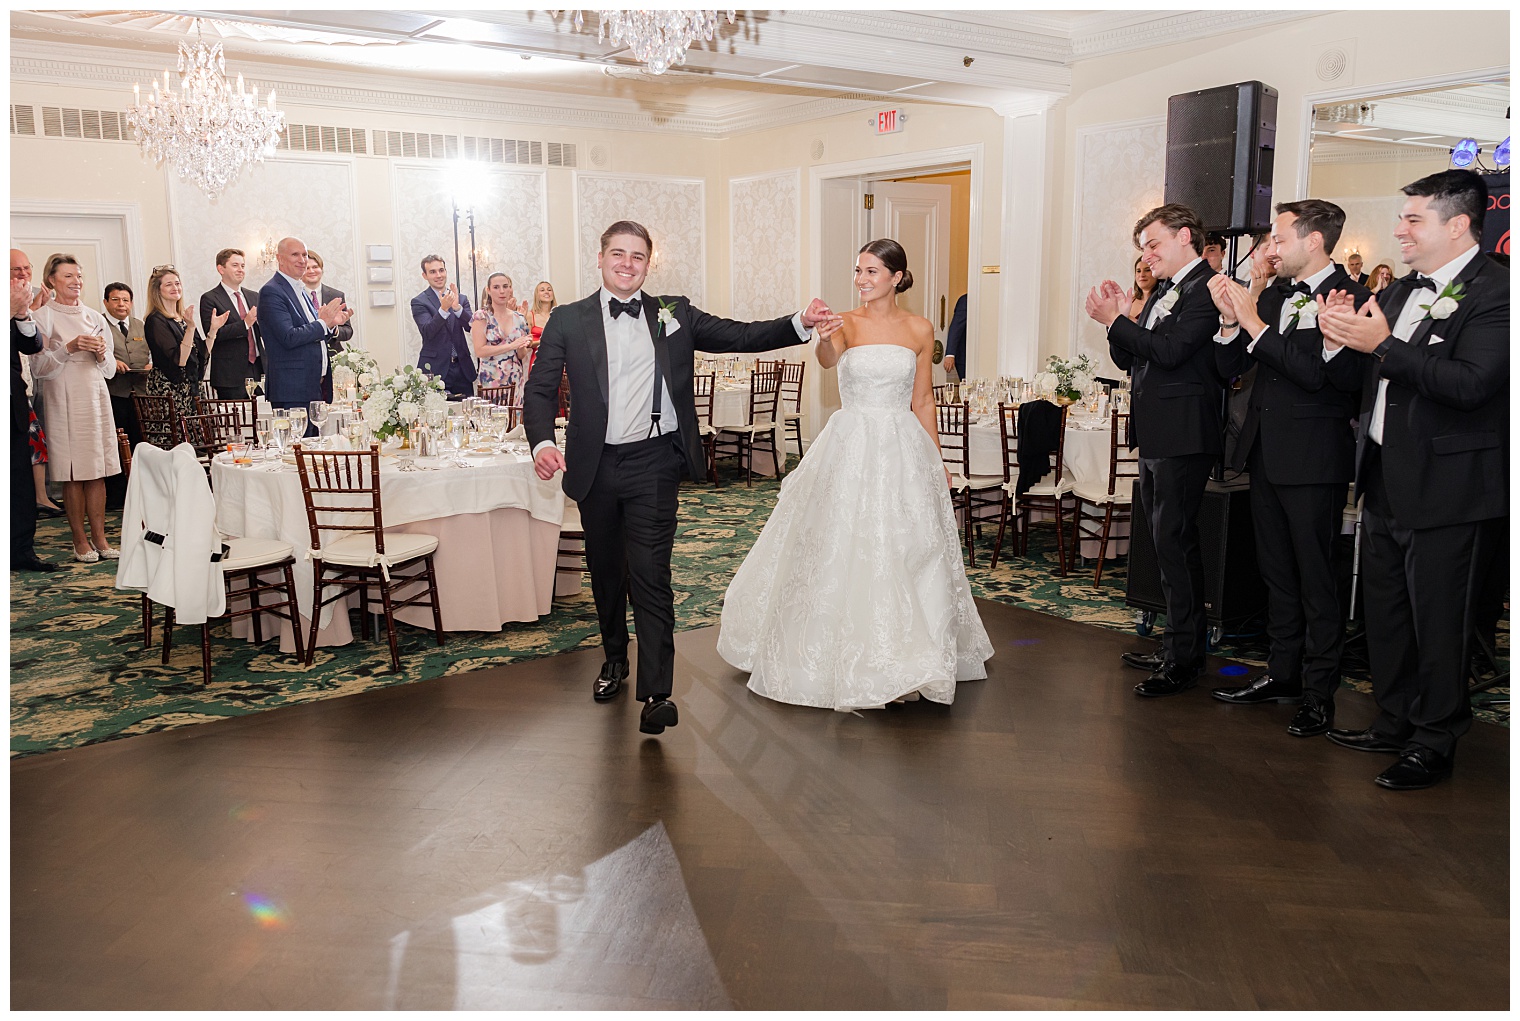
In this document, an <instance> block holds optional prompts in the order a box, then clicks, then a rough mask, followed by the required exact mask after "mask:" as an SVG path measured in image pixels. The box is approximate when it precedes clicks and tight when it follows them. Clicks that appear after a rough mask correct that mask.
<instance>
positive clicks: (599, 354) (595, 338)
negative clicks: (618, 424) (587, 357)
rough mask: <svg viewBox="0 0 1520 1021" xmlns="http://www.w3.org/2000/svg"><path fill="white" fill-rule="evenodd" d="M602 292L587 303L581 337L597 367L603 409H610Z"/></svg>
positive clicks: (597, 382)
mask: <svg viewBox="0 0 1520 1021" xmlns="http://www.w3.org/2000/svg"><path fill="white" fill-rule="evenodd" d="M601 295H602V292H601V291H600V290H598V291H597V292H596V293H595V294H593V295H592V296H591V298H590V299H589V301H588V303H587V308H586V311H585V315H586V316H587V321H586V324H585V329H584V330H583V331H582V332H581V335H582V336H583V337H585V338H586V347H587V348H588V349H589V351H590V353H591V362H592V364H593V365H595V366H596V385H597V386H599V387H601V388H602V407H604V408H605V407H608V405H609V402H610V401H611V399H612V397H611V387H610V385H609V384H608V382H607V328H606V326H604V325H603V324H602V297H601Z"/></svg>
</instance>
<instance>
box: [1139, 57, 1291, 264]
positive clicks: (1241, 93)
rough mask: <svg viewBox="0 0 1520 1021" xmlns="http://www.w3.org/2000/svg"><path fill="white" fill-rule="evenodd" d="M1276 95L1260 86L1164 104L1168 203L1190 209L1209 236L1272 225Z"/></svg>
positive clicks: (1208, 92)
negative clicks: (1179, 204) (1175, 203)
mask: <svg viewBox="0 0 1520 1021" xmlns="http://www.w3.org/2000/svg"><path fill="white" fill-rule="evenodd" d="M1276 150H1277V90H1276V89H1274V88H1272V87H1271V86H1270V85H1263V84H1262V83H1261V82H1241V83H1240V84H1238V85H1222V86H1220V87H1219V88H1217V89H1204V90H1203V91H1201V92H1185V93H1183V94H1182V95H1180V96H1172V97H1171V98H1170V99H1168V100H1167V101H1166V200H1167V201H1168V202H1180V203H1182V204H1183V205H1185V206H1189V207H1191V208H1192V209H1193V210H1194V211H1195V212H1196V213H1197V214H1198V216H1199V217H1200V218H1201V219H1202V220H1203V227H1204V230H1206V231H1208V232H1209V233H1210V234H1223V235H1226V236H1234V235H1240V234H1259V233H1261V232H1263V231H1266V230H1269V229H1271V226H1272V160H1273V154H1274V153H1275V152H1276Z"/></svg>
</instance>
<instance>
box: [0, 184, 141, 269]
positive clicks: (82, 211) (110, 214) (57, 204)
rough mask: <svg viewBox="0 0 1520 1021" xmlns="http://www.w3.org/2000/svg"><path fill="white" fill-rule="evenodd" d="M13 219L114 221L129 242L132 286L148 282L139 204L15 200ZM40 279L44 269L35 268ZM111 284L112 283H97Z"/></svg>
mask: <svg viewBox="0 0 1520 1021" xmlns="http://www.w3.org/2000/svg"><path fill="white" fill-rule="evenodd" d="M11 215H12V216H18V215H20V216H59V215H66V216H75V217H90V218H92V219H102V220H114V221H116V222H117V223H118V225H119V227H118V229H119V230H120V231H121V235H122V237H123V238H125V239H126V246H127V268H128V270H129V272H130V273H131V277H130V280H129V281H128V282H129V283H131V284H132V286H133V289H134V290H135V289H136V288H137V287H138V286H139V285H140V282H141V281H145V280H147V279H148V260H147V257H146V255H145V250H144V247H143V234H142V207H141V206H139V205H138V204H137V203H136V202H99V201H96V200H93V199H67V200H64V199H18V198H12V199H11ZM34 269H35V274H36V275H37V276H39V277H40V275H41V272H42V267H41V266H37V267H35V268H34ZM96 283H98V284H102V285H104V284H108V283H110V281H109V280H100V281H96Z"/></svg>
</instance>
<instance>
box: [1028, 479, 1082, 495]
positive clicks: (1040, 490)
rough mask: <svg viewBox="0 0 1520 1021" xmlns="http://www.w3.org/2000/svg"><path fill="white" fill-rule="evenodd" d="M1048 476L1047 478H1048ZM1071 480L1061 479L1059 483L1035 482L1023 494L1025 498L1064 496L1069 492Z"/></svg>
mask: <svg viewBox="0 0 1520 1021" xmlns="http://www.w3.org/2000/svg"><path fill="white" fill-rule="evenodd" d="M1048 477H1049V476H1047V478H1048ZM1071 486H1072V483H1071V480H1070V479H1068V478H1062V479H1061V481H1060V482H1059V483H1052V482H1037V483H1035V484H1034V485H1032V486H1030V487H1029V489H1028V490H1027V491H1026V492H1025V495H1026V496H1065V495H1066V494H1067V493H1069V492H1071Z"/></svg>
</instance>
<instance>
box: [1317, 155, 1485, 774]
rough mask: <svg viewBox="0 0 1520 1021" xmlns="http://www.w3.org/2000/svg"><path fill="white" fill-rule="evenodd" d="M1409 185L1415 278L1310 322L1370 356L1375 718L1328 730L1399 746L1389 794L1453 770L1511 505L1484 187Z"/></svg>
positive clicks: (1464, 178)
mask: <svg viewBox="0 0 1520 1021" xmlns="http://www.w3.org/2000/svg"><path fill="white" fill-rule="evenodd" d="M1403 191H1404V194H1405V195H1406V196H1407V198H1406V200H1405V202H1404V208H1403V211H1402V212H1401V213H1400V214H1399V221H1398V227H1397V228H1396V229H1395V230H1394V237H1395V238H1396V239H1397V240H1398V242H1399V250H1400V257H1401V258H1402V259H1403V261H1404V262H1405V263H1406V264H1407V265H1408V266H1409V267H1410V268H1411V270H1412V271H1413V272H1411V273H1410V275H1409V276H1406V277H1402V278H1400V279H1399V280H1396V281H1395V282H1394V283H1393V284H1391V285H1389V286H1388V287H1385V288H1384V289H1383V290H1382V291H1380V292H1378V295H1377V300H1376V301H1368V302H1366V303H1365V304H1364V305H1362V306H1360V307H1359V308H1358V307H1357V306H1355V305H1354V304H1353V303H1352V302H1350V301H1341V300H1332V301H1330V302H1328V303H1327V306H1326V308H1325V309H1324V311H1322V312H1321V313H1320V316H1319V319H1320V330H1321V331H1322V332H1323V333H1324V337H1325V345H1326V349H1327V350H1330V351H1333V350H1335V349H1336V348H1338V347H1344V348H1350V349H1351V350H1352V351H1359V352H1363V353H1365V354H1368V355H1370V356H1371V357H1370V358H1369V359H1368V360H1367V367H1366V373H1365V376H1364V378H1363V390H1362V415H1361V424H1362V430H1361V436H1360V443H1359V446H1358V449H1357V465H1356V486H1357V492H1358V493H1359V494H1361V495H1362V496H1363V497H1364V499H1365V502H1364V504H1363V506H1362V560H1361V579H1362V584H1363V586H1364V589H1363V591H1364V592H1365V593H1366V596H1365V605H1366V609H1367V646H1368V658H1369V660H1370V662H1371V664H1372V693H1373V697H1374V698H1375V699H1376V701H1377V706H1378V715H1377V717H1376V719H1374V720H1373V721H1372V725H1371V726H1370V727H1368V728H1367V729H1366V730H1332V731H1330V733H1329V737H1330V739H1331V740H1332V741H1334V742H1336V743H1337V744H1341V745H1345V746H1346V747H1348V748H1356V749H1359V750H1362V751H1370V752H1389V753H1394V754H1397V755H1398V756H1399V760H1398V762H1396V763H1394V765H1392V766H1390V767H1389V768H1388V769H1386V770H1384V771H1383V772H1382V773H1381V774H1379V775H1378V777H1377V783H1378V784H1380V785H1381V786H1383V787H1387V788H1390V789H1392V790H1413V789H1417V788H1422V787H1429V786H1431V785H1432V784H1435V783H1438V782H1439V781H1441V780H1442V779H1444V778H1445V777H1447V776H1450V775H1451V770H1452V763H1453V761H1454V759H1455V755H1456V747H1457V740H1458V739H1459V738H1460V737H1461V736H1462V735H1463V734H1465V733H1466V732H1467V729H1468V727H1470V726H1471V725H1472V711H1471V710H1470V709H1469V708H1468V704H1467V667H1468V661H1469V656H1470V645H1469V643H1470V641H1471V637H1472V628H1473V605H1474V601H1475V597H1476V595H1477V593H1476V589H1477V588H1478V585H1479V583H1480V581H1481V578H1482V576H1483V571H1484V568H1485V566H1486V563H1487V560H1488V557H1489V556H1490V553H1489V550H1488V549H1487V546H1488V544H1489V542H1490V541H1491V539H1492V534H1491V529H1492V528H1493V525H1494V522H1495V521H1496V520H1497V519H1499V518H1503V517H1504V516H1505V515H1506V514H1507V513H1508V511H1509V345H1510V336H1509V271H1508V270H1505V269H1502V268H1500V267H1499V266H1498V265H1496V264H1495V263H1494V262H1492V261H1491V260H1489V259H1487V258H1485V257H1484V255H1483V253H1482V251H1481V249H1480V248H1479V245H1478V242H1479V239H1481V238H1482V236H1483V215H1484V211H1485V209H1486V208H1487V203H1488V190H1487V188H1485V187H1484V184H1483V179H1482V178H1480V177H1478V176H1477V175H1476V174H1473V173H1470V172H1469V171H1466V170H1447V171H1443V172H1442V173H1439V174H1432V175H1430V176H1429V177H1423V178H1421V179H1420V180H1418V181H1415V182H1414V183H1413V184H1409V185H1405V186H1404V189H1403ZM1337 357H1344V355H1340V356H1337Z"/></svg>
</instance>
